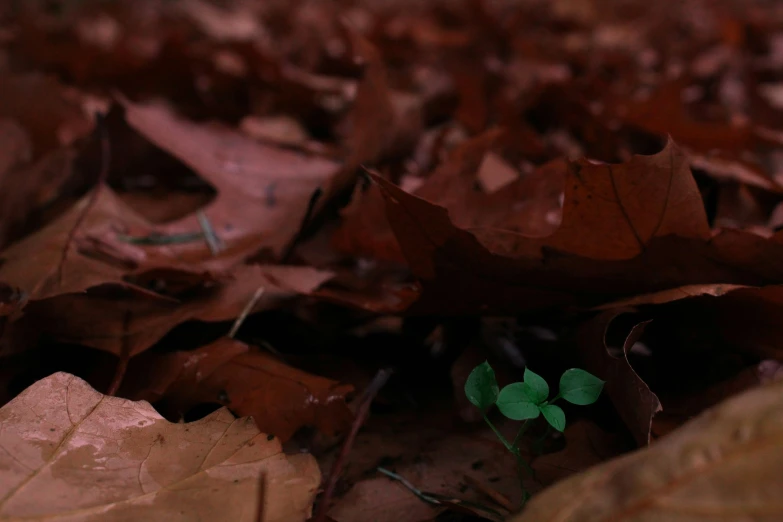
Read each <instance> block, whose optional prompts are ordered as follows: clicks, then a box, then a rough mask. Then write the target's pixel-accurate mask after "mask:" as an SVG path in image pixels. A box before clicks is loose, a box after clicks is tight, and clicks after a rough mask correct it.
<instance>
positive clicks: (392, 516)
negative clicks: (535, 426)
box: [321, 412, 535, 522]
mask: <svg viewBox="0 0 783 522" xmlns="http://www.w3.org/2000/svg"><path fill="white" fill-rule="evenodd" d="M403 422H404V423H405V424H403ZM452 422H453V419H451V418H449V417H448V413H447V412H432V414H431V415H428V416H427V418H426V419H423V418H422V417H421V416H419V417H418V418H416V417H408V418H407V419H405V418H404V417H403V418H400V417H398V418H393V417H392V418H388V417H387V418H383V417H381V416H378V417H377V420H375V421H373V419H371V420H370V423H369V424H368V426H367V427H365V428H364V429H363V431H362V432H360V433H359V435H358V437H357V439H356V442H355V444H354V448H353V450H352V452H351V455H350V457H349V461H350V468H349V469H347V470H346V473H345V474H344V477H343V480H345V481H346V482H347V483H348V484H351V485H352V487H351V489H350V490H348V491H347V492H346V493H345V494H344V495H343V496H342V497H340V498H339V500H337V502H335V504H334V505H333V506H332V508H331V509H330V511H329V516H330V517H331V518H333V519H334V520H336V521H337V522H364V521H367V520H373V521H375V522H398V521H400V520H405V521H406V522H424V521H428V520H432V519H433V518H434V517H435V516H437V514H438V513H439V512H440V511H442V510H443V507H440V506H432V505H429V504H427V503H425V502H423V501H422V500H421V499H419V498H418V497H416V495H414V494H413V493H412V492H411V491H410V490H408V489H407V488H405V487H404V486H403V485H402V484H400V483H399V482H397V481H394V480H391V479H389V478H387V477H385V476H384V475H382V474H380V473H379V472H378V471H377V470H376V468H377V466H382V467H385V468H387V469H389V470H390V471H393V472H395V473H397V474H399V475H400V476H402V477H404V478H405V479H407V480H408V481H410V482H411V483H412V484H413V485H414V486H415V487H417V488H418V489H420V490H421V491H426V492H431V493H436V494H441V495H446V496H448V497H451V498H459V499H462V500H465V501H472V502H478V503H481V504H483V505H484V506H488V507H491V508H493V509H496V510H498V511H502V509H500V508H498V507H497V505H496V504H494V503H493V502H492V501H491V500H490V499H488V498H487V497H486V496H485V495H484V494H483V493H481V492H479V491H476V490H475V489H473V488H466V487H465V482H466V481H465V479H464V477H465V475H469V476H471V477H472V478H473V479H474V480H475V481H478V482H480V483H481V484H483V485H485V486H486V487H488V488H492V489H493V490H495V491H496V492H499V493H500V494H502V495H503V496H505V497H507V498H508V499H510V501H511V503H512V504H514V505H515V506H519V505H520V504H521V495H522V491H521V489H520V487H519V480H518V476H517V473H516V460H515V459H514V457H513V456H510V455H509V454H508V452H507V450H506V449H505V448H504V447H503V446H502V445H501V444H500V442H499V441H498V440H497V439H496V438H495V436H494V435H493V434H492V433H491V432H489V430H488V428H487V429H483V430H481V433H479V432H473V433H459V431H458V430H459V428H458V427H457V426H458V425H454V424H452ZM509 427H510V428H511V430H516V429H517V428H518V426H509ZM501 429H502V428H501ZM511 430H506V431H507V436H513V431H511ZM321 464H322V466H324V467H326V466H328V465H329V464H328V462H324V461H321ZM527 486H529V487H535V485H534V484H533V483H532V481H531V483H530V484H527Z"/></svg>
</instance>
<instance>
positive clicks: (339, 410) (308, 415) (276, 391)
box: [123, 338, 353, 441]
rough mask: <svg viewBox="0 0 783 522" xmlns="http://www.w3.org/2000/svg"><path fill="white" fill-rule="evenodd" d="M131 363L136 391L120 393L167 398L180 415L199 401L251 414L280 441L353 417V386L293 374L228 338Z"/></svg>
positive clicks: (334, 428)
mask: <svg viewBox="0 0 783 522" xmlns="http://www.w3.org/2000/svg"><path fill="white" fill-rule="evenodd" d="M135 363H136V367H137V368H138V373H137V374H134V372H133V368H131V369H130V370H129V374H128V377H127V383H129V385H130V386H132V387H133V388H135V389H134V390H131V389H128V390H125V391H123V394H127V395H129V396H131V397H134V398H136V399H144V400H149V401H155V400H158V399H160V398H165V399H166V401H167V403H168V404H169V405H171V407H172V408H174V409H176V410H177V411H179V412H182V413H184V412H186V411H188V410H189V409H190V408H191V407H192V406H195V405H196V404H199V403H215V404H223V405H225V406H228V407H229V408H230V409H231V410H232V411H234V412H235V413H237V414H238V415H249V416H252V417H253V419H254V420H255V422H256V424H257V425H258V427H259V429H261V430H263V431H264V432H266V433H270V434H274V435H275V436H276V437H278V438H280V439H281V440H283V441H286V440H288V439H289V438H290V437H291V436H292V435H293V434H294V433H295V432H296V430H298V429H299V428H301V427H302V426H315V427H317V428H318V429H319V430H321V431H322V432H324V433H326V434H334V433H335V432H338V431H342V430H345V429H346V428H347V427H348V426H350V423H351V420H352V418H353V416H352V414H351V412H350V410H349V409H348V407H347V406H346V404H345V396H346V395H347V394H349V393H351V391H352V390H353V388H352V387H351V386H349V385H340V384H339V383H337V382H334V381H331V380H329V379H325V378H323V377H318V376H315V375H311V374H308V373H306V372H303V371H301V370H297V369H296V368H293V367H291V366H288V365H286V364H285V363H284V362H282V361H280V360H279V359H278V358H277V357H274V356H272V355H271V354H268V353H265V352H262V351H260V350H258V349H253V348H251V347H249V346H247V345H246V344H244V343H241V342H239V341H234V340H232V339H227V338H226V339H221V340H218V341H216V342H214V343H212V344H210V345H207V346H204V347H202V348H199V349H198V350H194V351H192V352H175V353H172V354H167V355H157V354H149V355H148V356H147V358H146V359H145V358H140V359H139V360H137V361H135ZM150 369H152V370H150ZM136 380H140V382H134V381H136ZM130 383H133V384H130Z"/></svg>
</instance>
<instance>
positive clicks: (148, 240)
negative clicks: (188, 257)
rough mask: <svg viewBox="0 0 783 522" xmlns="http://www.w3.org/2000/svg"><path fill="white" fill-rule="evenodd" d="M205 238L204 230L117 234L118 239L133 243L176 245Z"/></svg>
mask: <svg viewBox="0 0 783 522" xmlns="http://www.w3.org/2000/svg"><path fill="white" fill-rule="evenodd" d="M202 239H204V233H203V232H183V233H182V234H171V235H164V234H155V233H153V234H150V235H148V236H127V235H125V234H117V240H118V241H122V242H124V243H130V244H131V245H175V244H178V243H191V242H193V241H201V240H202Z"/></svg>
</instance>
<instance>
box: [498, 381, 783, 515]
mask: <svg viewBox="0 0 783 522" xmlns="http://www.w3.org/2000/svg"><path fill="white" fill-rule="evenodd" d="M782 440H783V382H781V381H778V382H775V383H772V384H769V385H766V386H761V387H758V388H755V389H753V390H751V391H747V392H745V393H743V394H742V395H738V396H736V397H734V398H731V399H729V400H727V401H725V402H723V403H721V404H720V405H718V406H716V407H715V408H712V409H710V410H708V411H706V412H705V413H703V414H702V415H700V416H699V417H697V418H696V419H694V420H692V421H691V422H689V423H687V424H686V425H684V426H683V427H681V428H680V429H678V430H676V431H675V432H673V433H671V434H670V435H668V436H667V437H665V438H663V439H661V440H659V441H657V442H656V443H655V444H654V445H653V446H651V447H649V448H647V449H644V450H639V451H637V452H635V453H632V454H630V455H627V456H624V457H621V458H618V459H615V460H611V461H609V462H607V463H604V464H601V465H599V466H596V467H593V468H591V469H589V470H588V471H585V472H584V473H581V474H579V475H576V476H574V477H572V478H570V479H568V480H564V481H562V482H559V483H558V484H556V485H555V486H552V487H551V488H549V489H547V490H545V491H544V492H542V493H541V494H539V495H538V496H536V497H534V498H533V500H532V501H531V502H530V504H528V506H527V507H526V509H525V510H524V511H523V512H522V513H521V514H519V515H517V516H515V517H512V518H511V521H512V522H523V521H524V522H538V521H547V522H552V521H556V520H561V521H565V520H580V521H585V522H591V521H597V520H618V521H619V520H622V521H625V520H629V521H630V520H634V521H642V520H676V521H678V522H687V521H691V520H693V521H697V520H704V519H705V517H708V518H715V517H724V518H725V517H730V518H731V519H732V520H769V521H772V520H777V519H779V518H780V517H781V507H780V502H779V494H780V493H779V492H780V491H781V489H782V488H783V474H781V473H780V469H781V466H783V443H781V441H782Z"/></svg>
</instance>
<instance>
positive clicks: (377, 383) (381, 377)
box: [313, 369, 393, 522]
mask: <svg viewBox="0 0 783 522" xmlns="http://www.w3.org/2000/svg"><path fill="white" fill-rule="evenodd" d="M392 372H393V370H391V369H382V370H378V373H377V374H376V375H375V377H374V378H373V380H372V382H371V383H370V385H369V386H368V387H367V390H366V392H365V394H364V396H363V398H362V401H361V403H360V404H359V408H358V409H357V410H356V417H355V418H354V420H353V425H351V431H350V433H348V437H346V438H345V442H344V443H343V447H342V448H340V453H339V455H337V460H335V461H334V464H333V465H332V469H331V471H330V472H329V478H328V479H327V480H326V489H325V490H324V494H323V496H322V497H321V500H320V501H319V502H318V510H317V511H316V513H315V517H314V518H313V522H324V521H325V520H326V511H327V510H328V509H329V503H330V501H331V500H332V497H333V496H334V488H335V487H336V486H337V480H338V479H339V478H340V472H341V471H342V469H343V466H345V461H346V459H347V458H348V454H349V453H350V452H351V447H353V441H354V440H355V439H356V434H357V433H359V428H361V427H362V424H364V421H365V420H366V419H367V415H368V414H369V412H370V404H372V401H373V399H375V396H376V395H378V392H379V391H381V388H383V386H384V385H385V384H386V382H387V381H388V380H389V377H391V374H392Z"/></svg>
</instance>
